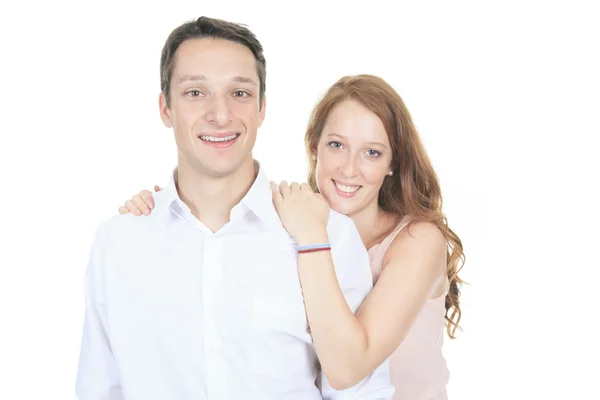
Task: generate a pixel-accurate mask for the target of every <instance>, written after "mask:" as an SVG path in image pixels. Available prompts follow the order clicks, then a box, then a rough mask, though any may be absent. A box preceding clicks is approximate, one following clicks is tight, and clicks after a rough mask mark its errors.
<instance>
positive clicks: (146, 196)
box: [119, 185, 162, 216]
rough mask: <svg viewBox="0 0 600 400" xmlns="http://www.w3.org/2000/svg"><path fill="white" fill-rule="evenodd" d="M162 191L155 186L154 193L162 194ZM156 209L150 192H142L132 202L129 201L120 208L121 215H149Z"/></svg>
mask: <svg viewBox="0 0 600 400" xmlns="http://www.w3.org/2000/svg"><path fill="white" fill-rule="evenodd" d="M161 190H162V189H161V188H160V186H158V185H154V191H155V192H160V191H161ZM153 208H154V199H153V198H152V193H151V192H150V191H149V190H142V191H141V192H139V193H138V194H136V195H135V196H133V197H132V198H131V200H127V201H126V202H125V204H124V205H122V206H121V207H119V214H127V213H132V214H133V215H138V216H139V215H142V214H144V215H149V214H150V210H151V209H153Z"/></svg>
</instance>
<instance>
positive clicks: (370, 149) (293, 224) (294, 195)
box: [119, 75, 464, 400]
mask: <svg viewBox="0 0 600 400" xmlns="http://www.w3.org/2000/svg"><path fill="white" fill-rule="evenodd" d="M305 143H306V150H307V154H308V156H309V165H310V169H309V175H308V184H302V185H299V184H298V183H292V184H290V185H288V184H287V182H285V181H284V182H282V183H281V184H280V185H276V184H274V183H273V184H272V188H273V200H274V204H275V208H276V209H277V212H278V214H279V216H280V218H281V220H282V223H283V225H284V227H285V228H286V229H287V230H288V232H289V233H290V234H291V235H292V236H294V238H295V239H296V240H297V241H298V242H299V243H300V244H315V243H326V242H327V241H328V240H327V232H326V229H325V227H326V223H327V211H328V209H329V207H331V208H332V209H334V210H336V211H338V212H341V213H343V214H346V215H348V216H349V217H351V218H352V219H353V220H354V223H355V224H356V227H357V228H358V231H359V233H360V235H361V238H362V241H363V243H364V245H365V246H366V248H367V249H368V252H369V256H370V261H371V268H372V271H373V280H374V283H375V284H374V287H373V290H372V291H371V293H370V294H369V296H368V297H367V299H366V300H365V301H364V303H363V304H362V305H361V307H360V309H359V311H358V312H357V314H356V315H354V314H353V313H352V312H351V310H350V309H349V308H348V306H347V304H346V302H345V300H344V297H343V295H342V292H341V290H340V287H339V285H338V282H337V279H336V275H335V270H334V266H333V262H332V259H331V255H330V253H329V252H327V251H325V252H313V253H305V254H301V255H300V256H299V257H298V269H299V276H300V282H301V285H302V291H303V294H304V299H305V306H306V313H307V317H308V321H309V325H310V329H311V332H312V336H313V341H314V343H315V347H316V350H317V354H318V356H319V360H320V362H321V366H322V368H323V370H324V372H325V374H326V376H327V378H328V380H329V382H330V384H331V385H332V386H334V387H336V388H337V389H342V388H346V387H350V386H352V385H354V384H356V383H358V382H360V381H361V380H362V379H364V378H365V377H366V376H367V375H369V374H370V373H371V372H372V371H373V370H374V369H375V368H376V367H377V366H379V365H380V364H381V363H382V362H383V361H384V360H385V359H386V358H388V357H390V372H391V378H392V384H393V385H394V386H395V387H396V394H395V395H394V399H395V400H400V399H402V400H415V399H429V400H433V399H435V400H440V399H446V398H447V395H446V383H447V381H448V377H449V374H448V369H447V367H446V362H445V360H444V357H443V354H442V344H443V336H444V324H445V325H446V331H447V334H448V336H449V337H451V338H454V334H455V332H456V329H457V328H458V323H459V321H460V318H461V310H460V305H459V297H460V286H461V284H462V280H461V279H460V278H459V277H458V272H459V270H460V268H462V265H463V264H464V255H463V248H462V243H461V241H460V239H459V238H458V236H457V235H456V234H455V233H454V232H453V231H452V230H451V229H450V228H449V227H448V224H447V221H446V218H445V216H444V214H443V212H442V197H441V191H440V185H439V181H438V178H437V176H436V174H435V172H434V170H433V168H432V166H431V163H430V161H429V158H428V156H427V154H426V152H425V150H424V148H423V145H422V143H421V141H420V139H419V136H418V133H417V131H416V129H415V127H414V124H413V122H412V118H411V116H410V114H409V112H408V110H407V108H406V106H405V105H404V102H403V101H402V99H401V98H400V96H399V95H398V94H397V93H396V92H395V91H394V89H393V88H392V87H391V86H390V85H388V84H387V83H386V82H385V81H384V80H382V79H381V78H378V77H375V76H371V75H358V76H347V77H344V78H342V79H340V80H339V81H338V82H336V83H335V84H334V85H333V86H332V87H331V88H330V89H329V90H328V91H327V93H326V94H325V95H324V97H323V98H322V99H321V100H320V101H319V103H318V104H317V105H316V107H315V109H314V110H313V112H312V115H311V118H310V122H309V125H308V129H307V132H306V137H305ZM155 190H160V188H158V187H155ZM152 207H153V200H152V195H151V193H150V192H149V191H142V192H140V194H138V195H136V196H134V197H133V198H132V199H131V200H128V201H127V202H126V203H125V206H124V207H120V208H119V212H120V213H122V214H124V213H127V212H132V213H134V214H136V215H141V214H142V213H144V214H148V213H150V212H151V211H150V209H151V208H152Z"/></svg>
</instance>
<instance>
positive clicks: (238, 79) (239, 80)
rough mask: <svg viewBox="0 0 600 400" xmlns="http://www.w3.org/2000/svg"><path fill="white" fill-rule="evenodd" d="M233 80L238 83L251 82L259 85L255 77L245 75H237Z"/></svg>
mask: <svg viewBox="0 0 600 400" xmlns="http://www.w3.org/2000/svg"><path fill="white" fill-rule="evenodd" d="M233 81H234V82H237V83H249V84H251V85H254V86H258V83H256V81H255V80H254V79H252V78H248V77H245V76H236V77H234V78H233Z"/></svg>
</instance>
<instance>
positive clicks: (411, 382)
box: [369, 218, 449, 400]
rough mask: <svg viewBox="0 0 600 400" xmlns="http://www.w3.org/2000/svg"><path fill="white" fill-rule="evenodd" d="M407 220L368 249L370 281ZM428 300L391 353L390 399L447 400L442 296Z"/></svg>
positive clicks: (447, 374) (377, 272) (376, 274)
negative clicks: (371, 275)
mask: <svg viewBox="0 0 600 400" xmlns="http://www.w3.org/2000/svg"><path fill="white" fill-rule="evenodd" d="M409 222H410V219H408V218H404V219H403V220H402V221H401V222H400V224H398V226H397V227H396V229H395V230H394V231H393V232H392V233H391V234H390V235H389V236H388V237H386V238H385V239H384V240H383V241H382V242H381V243H380V244H377V245H375V246H373V247H371V248H370V249H369V258H370V260H371V270H372V272H373V282H374V283H376V282H377V279H378V278H379V275H380V274H381V269H382V264H383V258H384V255H385V253H386V251H387V249H388V248H389V246H390V244H391V243H392V241H393V240H394V238H395V237H396V235H397V234H398V233H399V232H400V231H401V230H402V229H404V228H405V227H406V226H407V225H408V223H409ZM447 293H448V289H446V291H445V292H444V294H443V295H442V296H440V297H436V298H433V299H429V300H428V301H427V302H426V303H425V305H424V306H423V309H422V310H421V312H420V313H419V315H418V316H417V318H416V320H415V322H414V324H413V326H412V328H411V330H410V331H409V332H408V334H407V335H406V337H405V338H404V340H403V341H402V343H401V344H400V346H398V348H397V349H396V350H395V351H394V353H392V355H391V356H390V377H391V383H392V385H393V386H394V387H395V388H396V393H395V394H394V397H393V400H447V399H448V396H447V394H446V384H447V383H448V379H449V371H448V368H447V366H446V360H445V359H444V356H443V355H442V345H443V342H444V329H445V327H444V315H445V313H446V309H445V298H446V294H447Z"/></svg>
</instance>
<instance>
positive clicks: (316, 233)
mask: <svg viewBox="0 0 600 400" xmlns="http://www.w3.org/2000/svg"><path fill="white" fill-rule="evenodd" d="M297 242H298V246H309V245H313V244H324V243H329V237H328V235H327V228H326V227H320V228H318V229H314V230H311V231H310V232H306V233H305V234H302V235H299V236H298V238H297Z"/></svg>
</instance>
